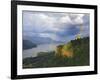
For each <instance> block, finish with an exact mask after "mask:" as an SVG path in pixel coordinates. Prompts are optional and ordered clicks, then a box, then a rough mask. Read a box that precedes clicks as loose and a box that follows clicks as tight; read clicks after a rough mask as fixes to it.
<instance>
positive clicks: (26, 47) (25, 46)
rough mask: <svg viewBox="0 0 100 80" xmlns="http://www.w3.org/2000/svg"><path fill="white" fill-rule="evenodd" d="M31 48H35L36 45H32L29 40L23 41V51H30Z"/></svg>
mask: <svg viewBox="0 0 100 80" xmlns="http://www.w3.org/2000/svg"><path fill="white" fill-rule="evenodd" d="M33 47H37V45H36V44H34V43H32V42H31V41H29V40H23V50H26V49H31V48H33Z"/></svg>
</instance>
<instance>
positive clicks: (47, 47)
mask: <svg viewBox="0 0 100 80" xmlns="http://www.w3.org/2000/svg"><path fill="white" fill-rule="evenodd" d="M60 44H62V43H55V44H41V45H37V47H35V48H31V49H27V50H23V58H27V57H36V56H37V54H38V53H39V52H48V51H54V50H55V49H56V46H58V45H60Z"/></svg>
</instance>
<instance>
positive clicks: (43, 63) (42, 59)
mask: <svg viewBox="0 0 100 80" xmlns="http://www.w3.org/2000/svg"><path fill="white" fill-rule="evenodd" d="M70 48H71V49H73V53H74V56H73V57H72V58H69V57H61V56H55V52H54V51H51V52H40V53H39V54H38V56H37V57H29V58H25V59H23V68H44V67H64V66H86V65H89V37H86V38H82V39H77V40H71V41H70V42H69V43H68V44H65V45H64V49H70Z"/></svg>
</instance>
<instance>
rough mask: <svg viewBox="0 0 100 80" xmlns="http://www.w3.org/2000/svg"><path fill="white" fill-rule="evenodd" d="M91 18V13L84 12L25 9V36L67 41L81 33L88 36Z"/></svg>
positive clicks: (82, 35)
mask: <svg viewBox="0 0 100 80" xmlns="http://www.w3.org/2000/svg"><path fill="white" fill-rule="evenodd" d="M89 18H90V17H89V14H83V13H67V12H66V13H60V12H41V11H40V12H36V11H23V38H29V37H33V38H34V37H38V38H39V37H41V38H50V39H52V40H54V41H62V42H67V41H70V40H73V39H75V37H76V35H77V34H79V33H80V34H81V37H86V36H89ZM80 29H82V30H81V32H80Z"/></svg>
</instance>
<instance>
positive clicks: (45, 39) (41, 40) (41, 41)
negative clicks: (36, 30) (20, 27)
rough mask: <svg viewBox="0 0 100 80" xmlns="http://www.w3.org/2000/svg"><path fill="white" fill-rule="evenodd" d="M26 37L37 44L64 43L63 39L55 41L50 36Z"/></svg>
mask: <svg viewBox="0 0 100 80" xmlns="http://www.w3.org/2000/svg"><path fill="white" fill-rule="evenodd" d="M25 39H28V40H30V41H31V42H33V43H35V44H49V43H62V42H61V41H55V40H52V39H51V38H48V37H37V36H34V37H29V36H26V37H25Z"/></svg>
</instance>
